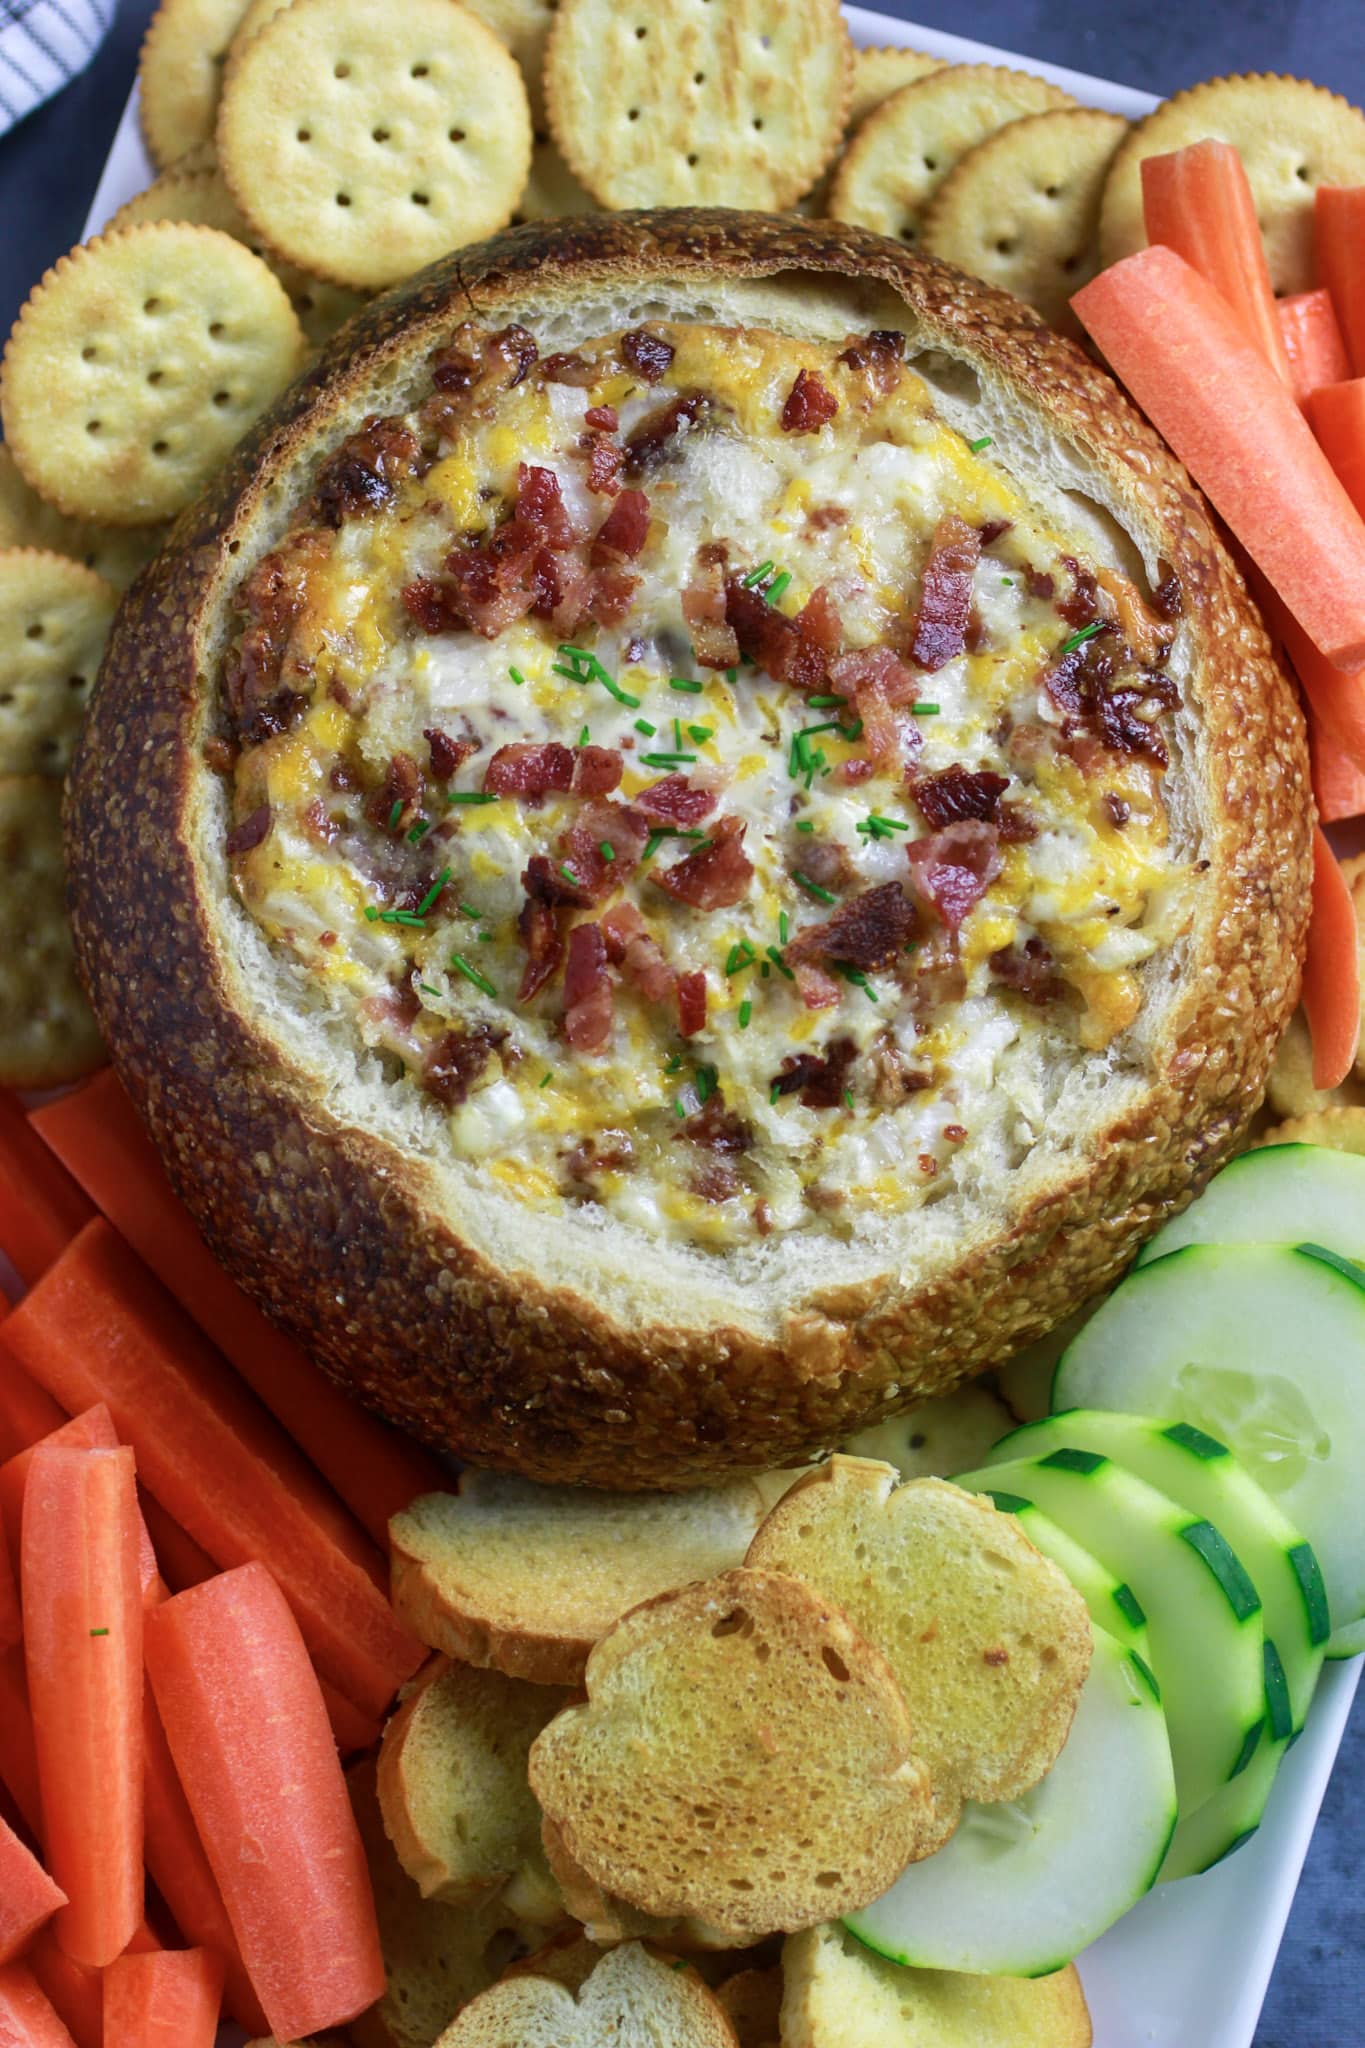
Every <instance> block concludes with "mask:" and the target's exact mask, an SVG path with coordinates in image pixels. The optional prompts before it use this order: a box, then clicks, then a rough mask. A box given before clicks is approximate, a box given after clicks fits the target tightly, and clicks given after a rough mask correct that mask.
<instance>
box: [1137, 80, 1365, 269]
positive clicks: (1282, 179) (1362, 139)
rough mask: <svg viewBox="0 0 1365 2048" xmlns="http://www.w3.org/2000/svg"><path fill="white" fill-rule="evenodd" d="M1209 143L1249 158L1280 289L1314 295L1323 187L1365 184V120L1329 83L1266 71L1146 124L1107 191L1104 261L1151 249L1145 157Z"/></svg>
mask: <svg viewBox="0 0 1365 2048" xmlns="http://www.w3.org/2000/svg"><path fill="white" fill-rule="evenodd" d="M1206 139H1208V140H1212V141H1215V142H1230V143H1231V144H1232V145H1233V147H1234V148H1235V149H1236V151H1237V153H1238V155H1239V156H1240V157H1241V159H1242V163H1243V165H1244V167H1245V169H1246V174H1247V182H1248V183H1249V184H1250V186H1251V191H1252V197H1253V198H1254V199H1255V201H1256V216H1257V219H1258V220H1259V221H1260V223H1261V239H1262V240H1263V242H1264V243H1265V253H1266V261H1267V263H1268V264H1269V266H1270V282H1271V284H1272V285H1273V286H1274V288H1275V290H1276V292H1279V293H1286V292H1306V291H1309V290H1311V289H1312V287H1313V286H1314V285H1315V284H1316V283H1317V276H1316V272H1315V270H1314V265H1313V194H1314V192H1315V191H1316V190H1317V188H1318V186H1319V185H1365V114H1362V113H1361V111H1360V109H1359V108H1358V107H1353V106H1352V105H1351V104H1350V102H1349V101H1348V100H1344V99H1342V98H1341V96H1340V94H1339V93H1334V92H1328V90H1327V89H1326V87H1325V86H1321V85H1310V84H1309V83H1308V82H1307V80H1306V79H1302V78H1279V77H1275V76H1274V75H1273V74H1270V73H1266V72H1248V73H1244V74H1241V75H1238V76H1233V77H1230V78H1210V79H1207V80H1206V81H1205V82H1204V84H1202V85H1192V86H1191V87H1190V89H1189V90H1188V92H1180V93H1177V94H1176V96H1175V98H1174V99H1169V100H1165V101H1163V103H1162V105H1161V106H1159V107H1157V108H1156V110H1155V111H1154V112H1153V113H1151V114H1149V115H1148V116H1147V118H1146V120H1145V121H1140V122H1139V123H1138V125H1137V127H1136V128H1134V129H1133V131H1132V133H1131V134H1130V135H1129V136H1128V138H1127V140H1126V141H1125V142H1124V143H1123V145H1122V147H1121V148H1120V149H1119V152H1118V154H1117V156H1116V157H1115V158H1114V162H1113V165H1112V167H1111V169H1110V172H1109V178H1108V181H1107V183H1106V185H1105V188H1104V202H1103V205H1102V207H1101V209H1100V257H1101V260H1102V261H1103V262H1104V263H1106V264H1109V263H1117V262H1118V260H1119V258H1120V257H1122V256H1131V255H1132V254H1133V252H1134V250H1135V249H1141V248H1143V247H1145V245H1146V241H1147V233H1146V229H1145V228H1144V226H1143V220H1142V171H1141V164H1142V159H1143V158H1144V157H1145V156H1162V155H1164V154H1165V153H1166V152H1167V151H1168V150H1173V149H1183V148H1184V147H1185V145H1186V144H1187V143H1190V142H1203V141H1204V140H1206ZM1362 260H1365V258H1362Z"/></svg>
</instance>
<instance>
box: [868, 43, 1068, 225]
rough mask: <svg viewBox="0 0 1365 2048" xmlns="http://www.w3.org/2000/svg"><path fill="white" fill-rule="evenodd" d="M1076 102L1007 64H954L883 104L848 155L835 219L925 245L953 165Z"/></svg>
mask: <svg viewBox="0 0 1365 2048" xmlns="http://www.w3.org/2000/svg"><path fill="white" fill-rule="evenodd" d="M1075 104H1076V102H1075V101H1074V100H1073V99H1072V97H1071V95H1070V94H1069V93H1065V92H1063V91H1062V90H1061V88H1060V87H1059V86H1055V85H1049V84H1048V83H1047V81H1046V80H1045V79H1042V78H1034V77H1033V76H1032V75H1031V74H1030V73H1028V72H1026V71H1011V70H1009V69H1008V68H1007V67H1006V66H1004V65H1000V64H949V65H946V66H945V67H944V68H943V70H941V71H934V72H931V73H930V75H929V76H928V77H927V78H921V79H918V80H916V81H915V83H914V84H912V85H903V86H902V87H901V88H900V90H899V91H898V92H893V93H892V95H891V97H890V98H889V99H887V100H883V102H882V104H881V105H880V106H879V107H877V108H876V109H875V110H874V111H873V112H872V113H871V114H869V115H868V117H867V119H866V120H865V121H864V122H863V125H862V127H861V128H860V129H859V130H858V132H857V134H856V135H855V136H854V138H853V140H852V142H850V144H849V146H848V148H847V149H846V150H845V151H844V155H843V159H842V161H841V162H840V165H839V168H838V171H837V173H836V175H835V179H834V185H833V188H832V190H831V192H830V200H829V211H830V213H831V214H832V215H833V217H834V219H835V220H844V221H850V222H852V223H853V224H854V225H856V226H858V227H865V228H873V229H875V230H876V232H877V233H878V234H882V235H894V236H897V237H898V238H899V239H900V240H901V241H903V242H912V243H917V242H918V240H919V234H920V226H921V222H922V219H923V216H924V212H925V209H926V207H927V206H928V204H929V201H930V200H931V199H932V198H933V196H934V194H935V192H937V190H938V188H939V186H940V185H941V184H942V182H943V180H944V179H945V178H946V177H947V175H948V173H949V171H950V170H952V168H953V166H954V165H955V164H957V163H958V162H960V160H961V159H962V158H963V157H964V156H965V155H966V154H967V151H968V150H969V149H975V148H976V146H977V144H978V143H979V142H984V141H985V139H986V137H987V136H988V135H993V134H994V133H995V131H996V129H997V128H1003V127H1004V126H1005V124H1006V122H1007V121H1017V120H1018V119H1020V117H1021V116H1023V115H1025V114H1045V113H1047V112H1048V111H1049V110H1050V109H1051V108H1053V107H1073V106H1074V105H1075Z"/></svg>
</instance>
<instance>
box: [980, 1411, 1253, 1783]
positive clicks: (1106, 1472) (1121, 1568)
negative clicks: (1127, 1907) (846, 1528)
mask: <svg viewBox="0 0 1365 2048" xmlns="http://www.w3.org/2000/svg"><path fill="white" fill-rule="evenodd" d="M1033 1427H1035V1428H1037V1427H1039V1425H1037V1424H1035V1425H1033ZM956 1484H957V1485H959V1486H965V1487H967V1488H968V1489H969V1490H970V1491H972V1492H976V1493H989V1492H992V1491H993V1490H995V1489H996V1488H999V1489H1000V1490H1001V1491H1003V1492H1006V1493H1018V1494H1021V1495H1022V1496H1023V1497H1024V1499H1026V1500H1030V1501H1033V1502H1035V1503H1036V1504H1037V1505H1038V1506H1039V1507H1040V1508H1041V1509H1042V1510H1043V1512H1044V1514H1046V1515H1049V1516H1050V1517H1051V1518H1052V1520H1053V1521H1055V1522H1057V1523H1058V1524H1059V1525H1060V1526H1061V1528H1063V1529H1064V1530H1065V1531H1066V1533H1067V1535H1068V1536H1071V1537H1073V1538H1074V1539H1075V1541H1076V1542H1078V1543H1080V1544H1082V1545H1083V1546H1084V1547H1085V1548H1086V1549H1087V1550H1089V1551H1091V1552H1092V1553H1093V1554H1094V1556H1095V1557H1097V1558H1098V1559H1099V1561H1100V1563H1101V1564H1102V1565H1104V1566H1105V1567H1106V1569H1107V1570H1108V1571H1110V1572H1111V1573H1112V1574H1113V1575H1114V1577H1115V1578H1118V1579H1120V1580H1122V1581H1123V1582H1124V1583H1125V1584H1127V1585H1129V1586H1131V1587H1132V1589H1133V1591H1134V1593H1135V1594H1136V1595H1137V1598H1138V1600H1139V1602H1140V1603H1141V1606H1142V1608H1143V1611H1144V1613H1145V1614H1146V1617H1147V1627H1148V1633H1149V1635H1150V1638H1151V1646H1152V1657H1151V1664H1152V1668H1153V1670H1154V1671H1155V1673H1156V1676H1157V1679H1158V1681H1159V1683H1160V1687H1161V1697H1162V1701H1163V1703H1164V1705H1165V1710H1166V1719H1167V1723H1168V1725H1169V1728H1170V1738H1171V1753H1172V1756H1173V1758H1174V1763H1175V1780H1176V1791H1177V1794H1178V1797H1179V1801H1180V1811H1181V1814H1182V1815H1184V1814H1186V1813H1192V1812H1193V1811H1194V1809H1195V1808H1196V1807H1197V1806H1199V1805H1200V1804H1201V1803H1202V1802H1203V1801H1204V1800H1206V1799H1209V1798H1211V1797H1212V1796H1213V1794H1214V1793H1215V1792H1216V1791H1217V1790H1218V1789H1219V1787H1220V1786H1222V1785H1224V1784H1226V1783H1227V1782H1228V1780H1229V1779H1230V1778H1232V1777H1233V1775H1234V1773H1235V1772H1238V1771H1239V1770H1241V1771H1244V1770H1245V1769H1246V1768H1247V1766H1248V1764H1249V1763H1250V1760H1251V1758H1252V1757H1253V1756H1254V1754H1255V1751H1256V1747H1257V1745H1258V1742H1259V1740H1260V1737H1261V1734H1262V1732H1263V1730H1264V1725H1265V1719H1266V1709H1265V1665H1264V1648H1265V1632H1264V1629H1263V1627H1262V1625H1261V1611H1260V1600H1259V1598H1258V1596H1257V1593H1256V1589H1255V1587H1254V1586H1253V1585H1252V1583H1251V1581H1250V1579H1249V1578H1248V1576H1247V1573H1246V1571H1245V1569H1244V1568H1243V1566H1242V1565H1241V1563H1240V1561H1239V1560H1238V1559H1237V1557H1236V1554H1235V1552H1233V1551H1232V1549H1231V1546H1229V1545H1228V1544H1227V1543H1226V1541H1225V1539H1223V1538H1222V1537H1221V1535H1220V1534H1219V1532H1218V1531H1217V1530H1216V1529H1215V1528H1214V1527H1213V1525H1212V1524H1210V1523H1209V1522H1207V1521H1206V1520H1205V1519H1204V1518H1203V1517H1196V1516H1192V1515H1191V1514H1190V1513H1189V1512H1188V1510H1186V1509H1184V1508H1181V1507H1179V1506H1178V1505H1177V1504H1176V1503H1175V1502H1174V1501H1173V1500H1171V1499H1170V1498H1169V1497H1168V1496H1166V1495H1165V1494H1162V1493H1160V1492H1158V1491H1157V1489H1156V1488H1155V1487H1152V1486H1148V1485H1147V1484H1145V1483H1144V1481H1142V1480H1141V1479H1138V1478H1135V1477H1134V1476H1133V1474H1132V1473H1130V1472H1128V1471H1126V1470H1124V1468H1123V1467H1122V1466H1119V1465H1116V1464H1115V1463H1114V1462H1113V1461H1112V1460H1111V1459H1109V1458H1106V1457H1104V1456H1102V1455H1101V1454H1100V1453H1098V1452H1095V1451H1085V1450H1079V1449H1075V1448H1068V1447H1062V1448H1060V1449H1058V1450H1056V1451H1054V1452H1052V1453H1050V1454H1049V1455H1048V1456H1046V1457H1043V1458H1035V1459H1019V1460H1016V1461H1013V1462H1007V1463H1003V1464H1000V1465H988V1466H985V1467H983V1468H982V1469H980V1470H978V1471H976V1472H970V1473H966V1474H961V1475H958V1476H957V1477H956ZM1063 1754H1065V1752H1063Z"/></svg>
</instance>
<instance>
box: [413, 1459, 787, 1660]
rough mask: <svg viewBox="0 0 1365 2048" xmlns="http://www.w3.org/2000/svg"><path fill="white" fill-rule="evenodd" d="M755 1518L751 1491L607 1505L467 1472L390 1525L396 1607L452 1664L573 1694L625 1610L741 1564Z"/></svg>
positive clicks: (746, 1487)
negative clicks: (455, 1487) (592, 1654)
mask: <svg viewBox="0 0 1365 2048" xmlns="http://www.w3.org/2000/svg"><path fill="white" fill-rule="evenodd" d="M764 1506H765V1503H764V1499H763V1496H762V1494H761V1493H760V1492H759V1490H758V1489H757V1487H755V1486H754V1485H752V1484H751V1483H750V1482H749V1481H747V1480H737V1481H735V1482H734V1483H733V1484H731V1485H729V1486H721V1487H715V1488H710V1489H707V1490H706V1491H699V1492H695V1493H678V1494H653V1495H650V1494H641V1493H624V1494H611V1493H586V1492H584V1491H582V1490H581V1489H579V1488H575V1487H569V1486H537V1485H536V1484H535V1483H534V1482H533V1481H531V1480H525V1479H515V1478H512V1477H509V1476H506V1475H503V1474H501V1473H494V1472H465V1473H463V1474H462V1475H461V1478H460V1485H459V1491H458V1492H457V1493H436V1494H425V1495H423V1496H422V1498H421V1499H419V1500H415V1501H414V1502H413V1503H412V1505H411V1507H409V1508H407V1509H406V1510H405V1511H404V1512H403V1513H402V1514H400V1515H395V1516H394V1518H393V1522H392V1524H391V1525H390V1531H389V1537H390V1546H391V1554H392V1566H393V1599H394V1605H395V1607H396V1608H397V1609H398V1612H399V1614H400V1615H401V1616H402V1618H403V1620H404V1621H406V1623H407V1624H408V1627H409V1628H411V1629H412V1630H413V1632H414V1633H415V1634H416V1635H417V1636H419V1637H420V1638H421V1640H422V1641H423V1642H425V1643H429V1644H430V1645H431V1647H432V1648H433V1649H436V1650H441V1651H443V1652H444V1653H445V1654H446V1655H447V1656H450V1657H456V1658H460V1659H461V1660H463V1661H464V1662H465V1663H469V1664H482V1665H490V1666H492V1667H494V1668H495V1669H497V1670H499V1671H504V1672H507V1673H509V1674H510V1675H512V1676H514V1677H517V1678H526V1679H531V1680H533V1681H534V1682H535V1683H536V1684H538V1685H576V1684H578V1683H579V1682H580V1680H581V1679H582V1676H583V1668H584V1665H585V1664H586V1662H587V1658H588V1652H589V1650H591V1648H592V1646H593V1644H594V1643H595V1642H597V1641H598V1639H599V1637H601V1636H604V1635H605V1634H606V1632H607V1630H608V1629H609V1628H610V1627H611V1625H612V1623H613V1622H614V1621H616V1620H617V1619H618V1618H619V1616H621V1615H622V1614H624V1613H625V1612H626V1610H627V1608H630V1607H634V1606H636V1605H637V1603H638V1602H639V1601H641V1600H648V1599H651V1598H652V1597H653V1596H654V1595H655V1594H656V1593H664V1592H668V1591H670V1590H671V1589H672V1588H673V1587H675V1586H685V1585H688V1584H690V1583H691V1582H692V1581H693V1580H695V1579H706V1578H711V1577H713V1576H714V1575H715V1574H716V1573H717V1572H723V1571H726V1570H728V1569H729V1568H730V1567H731V1566H733V1565H737V1564H740V1563H741V1562H742V1561H743V1557H744V1553H745V1551H746V1549H747V1548H748V1546H749V1543H750V1541H751V1540H752V1538H753V1535H754V1532H755V1530H756V1529H757V1528H758V1525H759V1523H760V1521H761V1520H762V1519H763V1512H764Z"/></svg>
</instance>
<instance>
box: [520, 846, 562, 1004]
mask: <svg viewBox="0 0 1365 2048" xmlns="http://www.w3.org/2000/svg"><path fill="white" fill-rule="evenodd" d="M536 858H537V859H543V858H544V856H543V855H537V856H536ZM532 865H534V862H533V863H532ZM545 865H546V867H547V868H548V867H549V865H550V863H549V861H548V860H547V861H545ZM522 879H523V881H525V880H526V879H527V877H526V876H523V877H522ZM517 935H518V937H519V938H520V940H521V943H522V945H523V946H524V947H525V948H526V966H525V968H524V970H523V972H522V977H521V986H520V988H519V989H518V990H517V1001H518V1002H519V1003H529V1002H530V1000H531V998H532V996H533V995H536V994H537V993H538V992H539V990H541V989H542V988H544V986H545V984H546V982H547V981H549V980H550V979H551V977H552V976H553V975H554V974H555V973H556V971H557V970H558V967H559V963H560V961H561V960H562V959H563V958H564V934H563V932H562V930H561V929H560V920H559V917H558V915H557V914H556V911H555V908H554V906H553V905H552V904H550V903H547V902H545V901H544V900H543V898H541V897H538V896H534V895H531V894H530V893H529V892H528V894H527V897H526V900H525V902H524V903H523V904H522V906H521V909H520V910H519V911H518V913H517Z"/></svg>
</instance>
